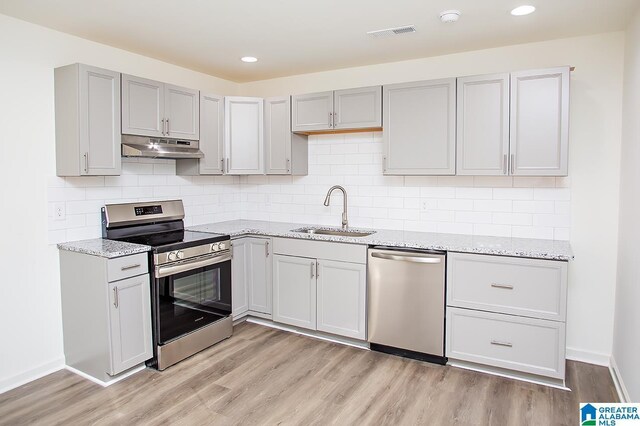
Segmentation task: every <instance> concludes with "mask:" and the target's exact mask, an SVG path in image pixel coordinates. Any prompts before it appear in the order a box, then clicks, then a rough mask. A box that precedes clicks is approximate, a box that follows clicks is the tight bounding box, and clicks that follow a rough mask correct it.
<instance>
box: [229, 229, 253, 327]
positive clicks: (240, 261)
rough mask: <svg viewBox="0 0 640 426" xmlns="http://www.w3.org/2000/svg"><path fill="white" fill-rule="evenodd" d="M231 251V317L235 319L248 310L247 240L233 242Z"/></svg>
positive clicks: (241, 239)
mask: <svg viewBox="0 0 640 426" xmlns="http://www.w3.org/2000/svg"><path fill="white" fill-rule="evenodd" d="M231 250H232V257H231V316H232V317H233V319H237V318H239V317H242V316H244V315H245V314H246V313H247V311H248V310H249V289H248V287H247V282H248V277H247V266H246V265H247V260H248V259H247V238H240V239H238V240H233V242H232V246H231Z"/></svg>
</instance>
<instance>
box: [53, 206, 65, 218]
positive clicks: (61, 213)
mask: <svg viewBox="0 0 640 426" xmlns="http://www.w3.org/2000/svg"><path fill="white" fill-rule="evenodd" d="M66 216H67V211H66V209H65V205H64V203H55V204H54V205H53V217H54V218H55V220H64V219H65V217H66Z"/></svg>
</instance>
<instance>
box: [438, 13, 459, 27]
mask: <svg viewBox="0 0 640 426" xmlns="http://www.w3.org/2000/svg"><path fill="white" fill-rule="evenodd" d="M458 19H460V11H459V10H445V11H443V12H440V20H441V21H442V22H444V23H445V24H449V23H451V22H456V21H457V20H458Z"/></svg>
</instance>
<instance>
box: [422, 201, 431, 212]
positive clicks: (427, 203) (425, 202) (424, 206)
mask: <svg viewBox="0 0 640 426" xmlns="http://www.w3.org/2000/svg"><path fill="white" fill-rule="evenodd" d="M420 210H422V211H423V212H426V211H427V210H429V202H428V201H422V203H421V204H420Z"/></svg>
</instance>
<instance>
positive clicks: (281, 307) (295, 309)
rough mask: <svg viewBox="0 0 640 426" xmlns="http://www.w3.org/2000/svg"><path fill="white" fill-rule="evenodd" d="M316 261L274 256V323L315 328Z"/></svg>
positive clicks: (304, 258)
mask: <svg viewBox="0 0 640 426" xmlns="http://www.w3.org/2000/svg"><path fill="white" fill-rule="evenodd" d="M315 270H316V259H309V258H306V257H296V256H283V255H279V254H275V255H274V256H273V320H274V321H275V322H280V323H283V324H289V325H293V326H296V327H301V328H307V329H310V330H315V329H316V276H315Z"/></svg>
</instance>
